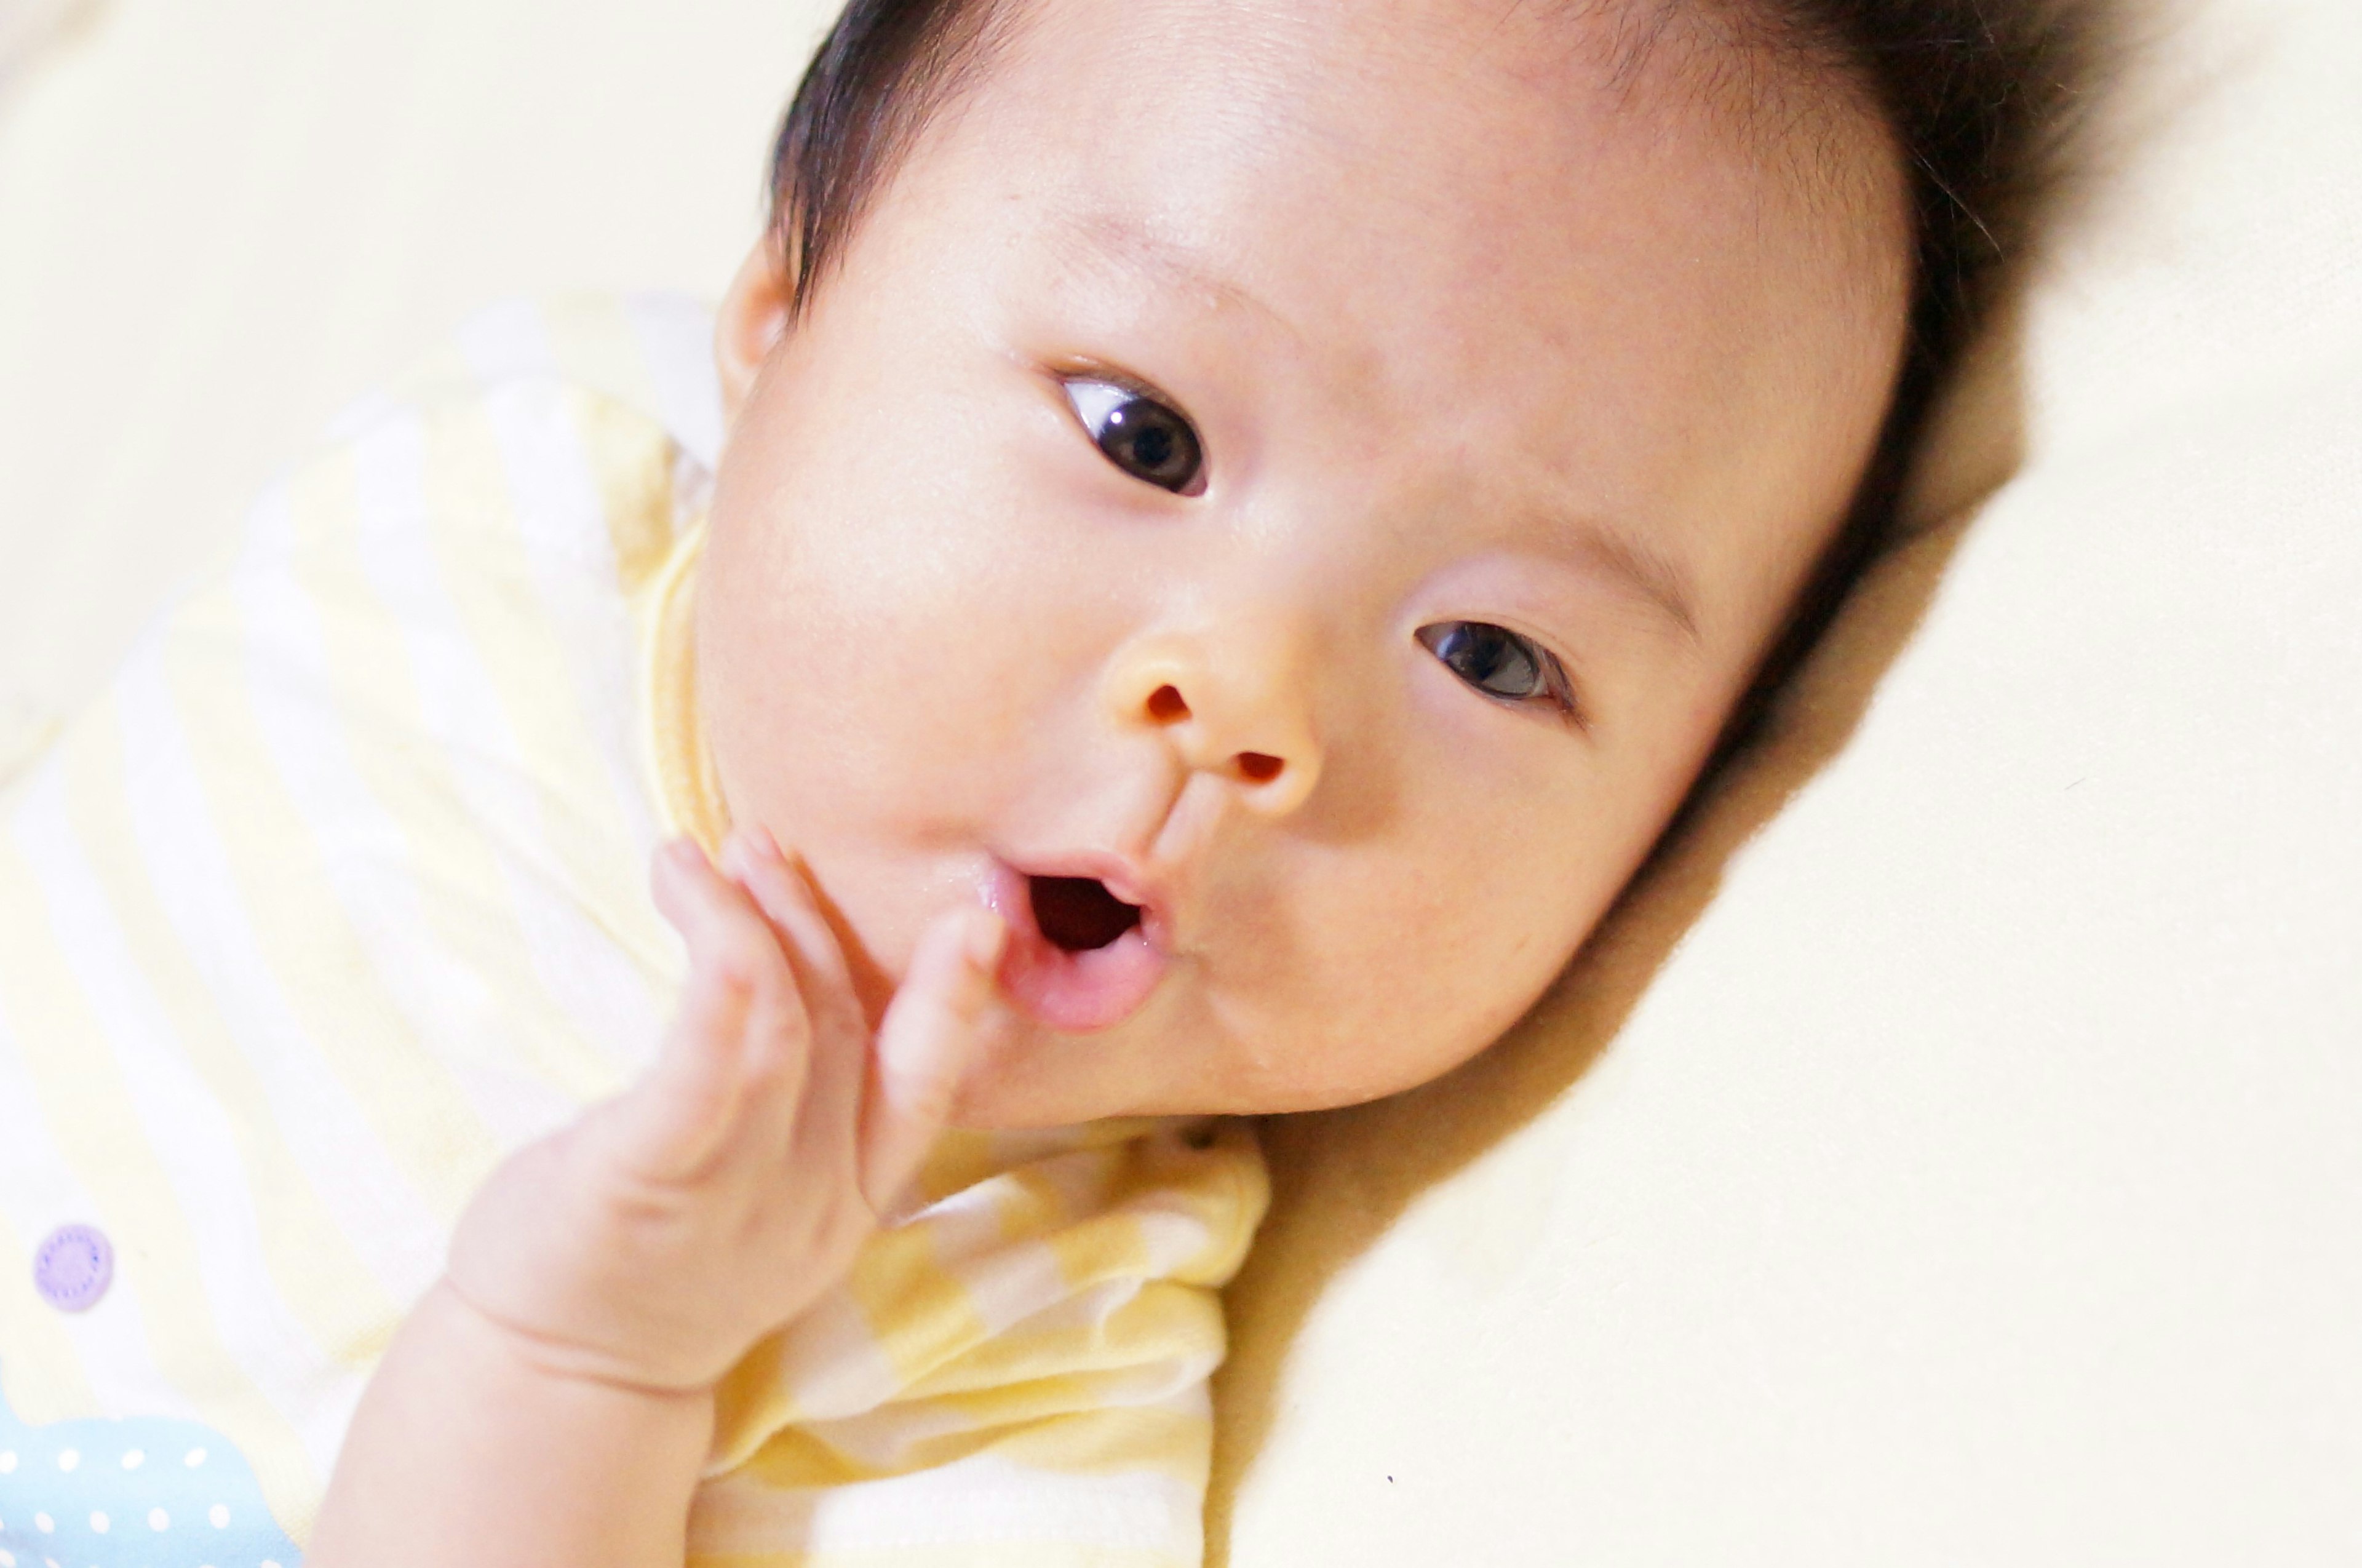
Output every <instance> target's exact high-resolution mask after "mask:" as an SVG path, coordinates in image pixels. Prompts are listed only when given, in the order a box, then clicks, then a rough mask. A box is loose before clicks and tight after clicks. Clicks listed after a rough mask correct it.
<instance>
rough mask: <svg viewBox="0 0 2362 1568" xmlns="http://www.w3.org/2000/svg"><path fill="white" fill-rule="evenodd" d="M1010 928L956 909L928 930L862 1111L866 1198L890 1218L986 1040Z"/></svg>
mask: <svg viewBox="0 0 2362 1568" xmlns="http://www.w3.org/2000/svg"><path fill="white" fill-rule="evenodd" d="M1008 940H1009V927H1008V925H1007V923H1006V922H1003V921H1002V920H1001V918H1000V916H999V915H998V914H996V913H994V912H993V911H990V910H982V909H969V910H959V911H954V912H953V913H951V914H948V915H945V916H944V917H943V918H942V919H941V920H938V921H937V922H935V923H934V924H933V925H932V926H929V927H928V928H927V932H926V934H925V935H923V936H922V937H921V938H920V939H919V946H918V950H917V952H915V953H913V954H912V955H911V968H910V972H909V974H908V975H907V976H906V977H904V979H903V981H902V988H901V990H900V991H899V992H898V993H896V995H895V998H894V1000H893V1004H892V1005H891V1006H889V1008H888V1009H887V1010H886V1020H885V1022H884V1023H883V1024H882V1025H880V1026H879V1028H878V1031H877V1052H876V1054H875V1055H874V1057H873V1059H872V1062H871V1065H870V1073H869V1087H868V1092H867V1093H866V1095H864V1096H863V1102H862V1108H861V1191H862V1195H863V1197H865V1198H867V1199H868V1201H869V1208H870V1211H871V1212H872V1213H874V1214H876V1215H877V1216H878V1217H880V1218H881V1219H882V1218H884V1217H885V1216H886V1215H887V1214H888V1213H889V1212H890V1210H891V1207H892V1205H893V1204H894V1202H895V1200H896V1199H897V1198H900V1196H901V1192H902V1189H903V1188H904V1187H907V1186H908V1185H909V1184H910V1181H911V1177H912V1176H916V1175H917V1174H918V1170H919V1166H920V1165H921V1164H922V1162H923V1161H924V1160H925V1159H926V1156H927V1151H928V1149H929V1148H930V1147H932V1146H933V1143H934V1141H935V1137H936V1135H937V1134H938V1133H940V1132H942V1131H943V1127H944V1120H945V1119H946V1118H947V1117H948V1116H949V1115H950V1114H951V1109H952V1104H953V1101H954V1099H955V1097H956V1096H957V1094H958V1092H959V1087H960V1084H961V1083H962V1082H963V1081H964V1080H965V1079H966V1077H967V1075H968V1072H969V1070H970V1069H971V1068H973V1067H974V1066H976V1063H977V1058H978V1056H979V1055H981V1054H982V1049H983V1045H984V1041H985V1031H984V1028H983V1024H984V1015H985V1010H986V1009H987V1007H988V1005H989V1004H990V1002H991V1000H992V990H993V971H994V969H995V968H996V967H997V966H999V963H1000V952H1001V949H1002V947H1003V946H1005V945H1006V944H1007V943H1008Z"/></svg>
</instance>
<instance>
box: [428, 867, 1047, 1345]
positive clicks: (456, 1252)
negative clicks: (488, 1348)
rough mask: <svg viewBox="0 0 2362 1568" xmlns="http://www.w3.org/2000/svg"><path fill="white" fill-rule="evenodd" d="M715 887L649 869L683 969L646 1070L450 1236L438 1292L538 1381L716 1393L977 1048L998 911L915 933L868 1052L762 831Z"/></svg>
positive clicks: (851, 1004)
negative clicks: (676, 935)
mask: <svg viewBox="0 0 2362 1568" xmlns="http://www.w3.org/2000/svg"><path fill="white" fill-rule="evenodd" d="M722 873H726V875H723V874H722ZM722 873H717V872H716V871H715V869H714V868H713V867H712V865H710V864H709V863H708V862H707V860H706V858H705V856H704V855H703V854H702V853H701V851H700V850H698V849H697V848H696V846H695V845H690V844H686V843H683V844H676V845H668V846H667V847H666V848H665V849H663V850H661V851H659V852H658V853H657V860H656V870H655V884H656V895H657V907H658V908H659V909H661V910H662V911H664V914H665V918H666V919H668V920H669V921H670V922H672V923H673V925H674V926H675V927H676V928H678V929H679V932H680V933H681V936H682V938H683V939H684V940H685V941H686V942H687V943H688V944H689V960H690V977H689V983H688V986H687V988H686V989H685V991H684V992H683V995H682V998H681V1003H680V1013H679V1018H678V1019H677V1020H676V1021H674V1024H673V1027H672V1032H671V1033H670V1034H669V1035H668V1037H667V1039H666V1041H665V1043H664V1047H663V1049H662V1052H661V1053H660V1055H658V1057H657V1061H656V1063H655V1065H654V1066H652V1067H651V1068H650V1069H649V1071H648V1073H647V1075H646V1077H644V1078H643V1079H641V1081H640V1082H639V1083H637V1084H636V1085H635V1086H634V1087H633V1088H630V1089H629V1090H627V1091H626V1092H624V1094H622V1095H619V1096H618V1097H616V1098H615V1099H610V1100H606V1101H604V1102H602V1103H601V1104H599V1105H596V1106H593V1107H591V1108H590V1110H589V1111H587V1112H585V1113H584V1115H583V1116H582V1117H581V1119H580V1120H579V1121H576V1122H574V1123H573V1124H572V1125H570V1126H568V1127H567V1128H565V1129H563V1130H562V1131H560V1132H557V1133H556V1134H555V1135H553V1136H551V1137H549V1138H546V1139H544V1140H542V1141H541V1142H539V1143H533V1144H530V1145H528V1146H526V1147H525V1148H524V1149H521V1150H519V1151H518V1152H517V1153H516V1154H513V1156H511V1157H510V1159H509V1160H508V1161H507V1162H506V1163H505V1164H504V1165H502V1166H501V1167H500V1168H499V1169H498V1170H497V1171H495V1172H494V1173H493V1174H492V1176H491V1180H490V1181H489V1182H487V1183H486V1184H485V1186H484V1187H483V1189H482V1190H481V1191H480V1193H478V1194H477V1196H476V1198H475V1200H474V1202H473V1203H471V1204H470V1205H469V1209H468V1210H467V1212H466V1214H465V1215H463V1216H462V1217H461V1220H460V1221H459V1226H458V1231H457V1233H456V1234H455V1235H454V1236H453V1238H452V1242H451V1256H450V1264H449V1275H448V1277H449V1280H450V1283H451V1285H452V1286H453V1287H454V1289H455V1290H457V1292H458V1295H459V1296H460V1297H462V1298H463V1299H465V1300H466V1301H468V1302H469V1304H471V1305H472V1306H473V1307H474V1308H475V1309H477V1310H478V1311H480V1312H481V1313H483V1314H484V1315H485V1316H487V1317H489V1318H491V1320H494V1321H495V1322H497V1323H499V1324H502V1325H503V1326H504V1327H506V1328H507V1329H509V1330H511V1331H514V1332H515V1333H516V1334H517V1335H518V1336H520V1339H521V1342H523V1343H524V1347H525V1349H526V1350H527V1352H528V1353H530V1354H532V1355H534V1356H535V1358H537V1359H539V1360H541V1361H543V1362H544V1363H545V1364H547V1365H548V1366H550V1367H551V1368H552V1369H553V1370H557V1371H562V1372H566V1373H569V1374H573V1375H586V1376H591V1377H596V1378H600V1379H602V1380H605V1381H609V1382H614V1383H623V1384H628V1385H631V1386H638V1387H646V1388H661V1389H700V1388H704V1387H707V1386H711V1385H712V1384H713V1383H714V1382H715V1381H716V1380H718V1379H719V1378H720V1377H721V1375H723V1373H724V1372H726V1371H728V1370H729V1368H730V1367H731V1365H732V1364H734V1362H736V1361H737V1360H738V1358H739V1357H740V1356H741V1355H743V1354H744V1353H745V1351H746V1349H747V1348H748V1347H749V1346H750V1345H752V1344H753V1343H754V1342H756V1340H758V1339H760V1338H761V1337H762V1336H763V1335H764V1334H765V1333H767V1332H768V1331H771V1330H772V1329H774V1328H776V1327H778V1325H779V1324H781V1323H783V1322H786V1321H787V1320H789V1319H791V1318H793V1317H795V1316H796V1315H798V1314H799V1313H800V1312H801V1311H802V1310H803V1309H805V1308H806V1307H808V1306H809V1305H811V1302H812V1300H813V1299H814V1298H815V1297H818V1296H819V1295H820V1294H821V1293H822V1291H824V1290H826V1289H827V1288H828V1287H829V1286H831V1285H833V1284H834V1283H835V1282H836V1281H837V1279H838V1278H839V1277H841V1276H842V1275H843V1274H844V1270H845V1269H846V1267H847V1266H848V1265H849V1264H851V1262H852V1259H853V1254H854V1252H855V1248H857V1247H858V1246H859V1245H860V1243H861V1242H862V1241H863V1240H864V1239H865V1238H866V1237H867V1236H868V1235H869V1233H870V1232H871V1231H874V1230H875V1229H876V1228H877V1224H878V1220H879V1218H880V1216H881V1215H883V1214H885V1213H886V1212H887V1211H888V1206H889V1205H890V1204H891V1203H892V1202H893V1201H894V1199H895V1198H896V1196H897V1195H898V1194H899V1193H900V1190H901V1189H902V1187H904V1186H905V1185H906V1184H907V1183H908V1182H909V1180H910V1179H911V1176H912V1175H913V1174H915V1172H916V1171H917V1168H918V1165H919V1163H920V1161H921V1160H922V1158H923V1157H924V1155H925V1154H926V1152H927V1149H928V1146H929V1145H930V1143H932V1142H933V1138H934V1136H935V1134H936V1133H937V1132H939V1131H940V1130H941V1128H942V1126H943V1122H944V1116H945V1114H946V1113H947V1112H948V1110H950V1107H951V1103H952V1099H953V1096H954V1094H955V1091H956V1089H957V1088H958V1087H959V1083H960V1080H961V1078H962V1077H965V1076H966V1072H967V1069H968V1067H969V1066H971V1065H972V1064H973V1063H974V1061H975V1060H976V1058H977V1054H978V1046H979V1036H980V1035H981V1033H982V1032H983V1018H984V1014H985V1011H986V1005H987V1003H988V1001H989V1000H990V998H991V994H992V974H993V970H994V967H995V966H996V965H997V964H998V962H999V954H1000V948H1001V945H1002V944H1003V942H1004V941H1005V939H1006V928H1005V927H1004V926H1003V925H1002V923H1001V922H1000V919H999V916H998V915H995V914H993V913H992V912H990V911H987V910H983V909H973V910H963V911H953V912H951V913H949V914H946V915H945V916H944V917H943V918H942V919H941V920H939V921H937V922H935V924H934V925H933V926H931V927H930V928H929V929H928V930H927V932H926V933H925V934H924V935H923V936H922V938H921V939H920V942H919V945H918V950H917V952H916V954H915V955H913V956H912V958H911V967H910V972H909V974H908V975H907V976H906V977H905V978H904V980H903V983H902V988H901V990H900V992H899V993H898V994H897V995H896V996H895V998H894V1000H893V1002H892V1004H891V1005H890V1006H889V1008H888V1010H887V1012H886V1017H885V1021H884V1022H883V1023H882V1024H881V1025H880V1027H879V1029H878V1031H877V1039H876V1048H875V1050H874V1051H873V1050H872V1049H871V1038H870V1032H869V1029H868V1027H867V1023H866V1020H865V1019H864V1016H863V1014H862V1010H861V1007H860V1005H859V1003H858V1001H857V1000H856V999H855V994H854V990H853V985H852V980H851V977H850V976H849V975H848V973H847V972H846V967H845V962H844V954H843V952H842V950H841V949H840V948H839V947H838V945H837V943H836V941H835V937H834V935H833V933H832V932H831V931H830V929H829V926H828V923H827V922H826V921H825V920H823V919H822V915H821V912H820V908H819V905H818V903H817V901H816V900H815V898H814V895H813V891H812V889H811V884H810V883H809V882H808V881H807V880H806V878H805V877H804V876H803V874H802V873H801V872H800V870H798V869H797V868H795V867H790V866H789V864H788V862H787V860H786V859H785V858H784V857H783V856H781V855H780V854H779V851H778V848H777V847H776V846H775V845H773V844H772V843H771V841H770V839H769V838H768V837H767V836H765V835H760V834H752V835H749V834H734V835H733V836H732V838H731V840H730V842H729V843H727V844H726V845H723V853H722Z"/></svg>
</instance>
